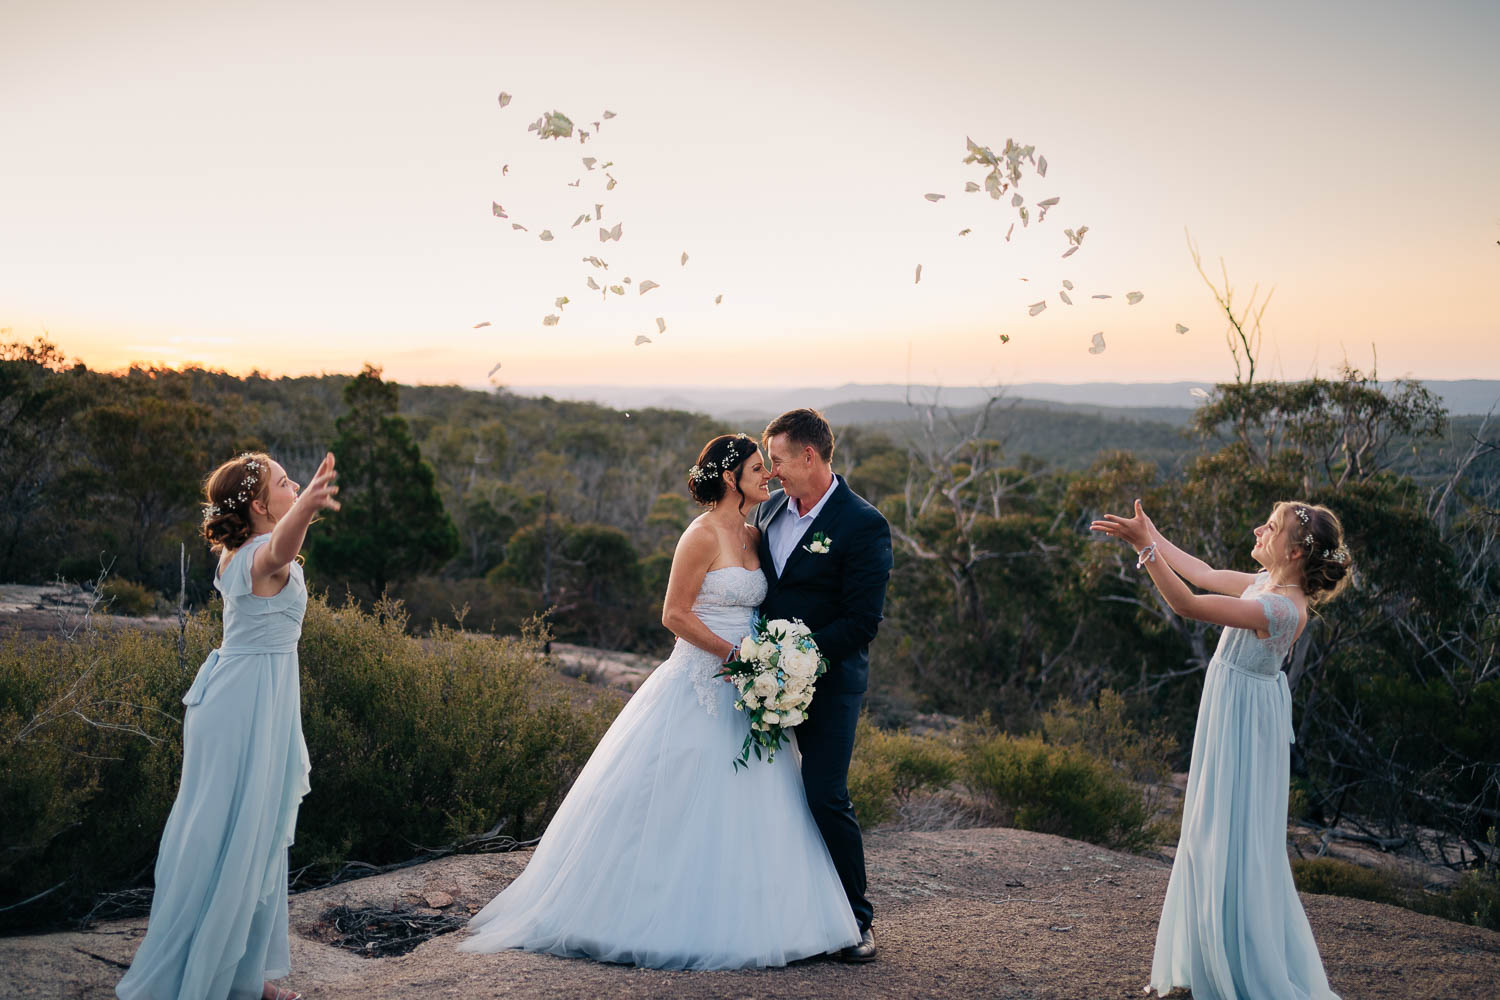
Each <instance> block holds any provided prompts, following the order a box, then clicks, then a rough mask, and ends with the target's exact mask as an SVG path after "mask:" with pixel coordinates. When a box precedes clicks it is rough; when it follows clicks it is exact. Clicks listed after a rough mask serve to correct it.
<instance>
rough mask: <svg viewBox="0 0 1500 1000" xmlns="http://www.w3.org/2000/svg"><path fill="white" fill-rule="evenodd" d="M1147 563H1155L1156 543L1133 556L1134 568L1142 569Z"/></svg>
mask: <svg viewBox="0 0 1500 1000" xmlns="http://www.w3.org/2000/svg"><path fill="white" fill-rule="evenodd" d="M1148 562H1156V543H1155V542H1152V543H1151V544H1150V545H1148V546H1146V547H1145V548H1144V549H1141V551H1139V552H1137V553H1136V554H1135V568H1136V569H1144V568H1145V565H1146V564H1147V563H1148Z"/></svg>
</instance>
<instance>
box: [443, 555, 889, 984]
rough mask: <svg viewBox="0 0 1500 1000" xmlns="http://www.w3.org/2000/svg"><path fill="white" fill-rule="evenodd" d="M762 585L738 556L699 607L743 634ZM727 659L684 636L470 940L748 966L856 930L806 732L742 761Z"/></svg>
mask: <svg viewBox="0 0 1500 1000" xmlns="http://www.w3.org/2000/svg"><path fill="white" fill-rule="evenodd" d="M765 593H766V582H765V577H764V576H762V574H761V572H760V570H749V569H745V568H743V567H740V566H727V567H724V568H722V569H717V570H712V571H710V572H709V573H708V574H707V575H706V576H705V577H704V580H703V586H702V588H701V589H700V590H699V592H698V598H697V601H696V602H695V603H694V605H693V611H694V613H695V614H697V615H698V617H699V618H700V619H702V621H703V623H704V624H705V625H707V626H708V627H709V628H710V629H712V630H713V631H714V633H715V634H716V635H719V636H722V637H723V638H725V639H727V640H729V641H730V642H736V641H738V640H739V639H740V637H741V636H743V635H744V634H745V633H747V632H748V631H749V624H750V620H751V615H752V613H753V612H754V609H755V607H756V606H757V605H758V604H759V603H760V602H761V600H762V599H764V597H765ZM718 669H719V660H718V658H717V657H715V656H714V655H713V654H712V653H708V652H706V651H704V650H702V649H699V648H698V647H696V646H694V645H692V644H691V643H688V642H687V641H685V640H682V639H678V640H677V645H676V647H675V648H674V649H673V651H672V655H671V656H670V657H669V658H668V659H667V660H666V661H665V662H664V663H662V664H661V666H659V667H657V668H656V670H655V671H654V672H653V673H652V674H651V676H650V677H649V678H647V680H646V682H645V683H644V684H642V685H641V687H640V690H639V691H637V692H636V693H635V695H634V696H633V697H631V699H630V702H629V703H628V704H627V705H626V706H625V708H624V710H623V711H621V713H620V715H619V717H618V718H616V719H615V721H614V724H613V725H611V726H610V728H609V731H608V732H607V733H605V734H604V738H603V739H602V740H600V741H599V746H598V747H597V748H595V750H594V753H593V756H592V757H590V758H589V762H588V763H587V764H586V765H585V766H584V768H583V771H582V772H580V773H579V775H578V780H577V781H576V782H575V783H574V784H573V788H572V790H571V791H569V792H568V795H567V798H566V799H564V800H563V804H562V806H561V807H559V809H558V810H557V815H556V816H555V817H554V818H553V820H552V823H551V825H550V826H548V828H547V832H546V833H545V834H544V835H543V836H542V840H541V843H540V844H539V845H538V846H537V849H536V852H535V854H533V855H532V857H531V861H530V863H529V864H527V866H526V870H525V871H524V872H522V873H521V875H520V877H518V878H517V879H516V880H515V881H514V882H512V883H511V884H510V886H508V887H507V888H506V889H505V891H504V892H502V893H500V895H498V896H496V897H495V898H494V899H493V900H491V901H490V903H489V905H488V906H486V907H485V908H484V909H483V910H480V911H479V913H477V914H475V916H474V918H473V919H472V920H471V921H469V930H470V931H471V932H472V936H471V937H469V938H468V939H467V940H465V941H463V942H462V943H460V944H459V946H458V947H459V950H461V951H471V952H494V951H500V950H502V949H506V948H523V949H525V950H527V951H546V952H551V953H553V954H555V955H564V956H569V957H589V958H595V959H598V960H600V961H604V962H623V963H628V964H634V965H640V966H648V967H651V968H657V969H737V968H745V967H755V966H776V965H785V964H786V963H788V962H791V961H795V960H796V959H799V958H806V957H808V956H812V955H820V954H823V953H825V952H831V951H837V950H838V949H840V948H844V947H847V946H849V945H852V944H855V943H857V942H858V941H859V928H858V926H857V925H856V924H855V921H854V914H853V912H852V911H851V910H850V908H849V902H848V899H847V898H846V896H845V895H844V889H843V886H842V884H841V883H840V882H839V877H838V873H837V872H836V871H835V870H834V867H833V861H832V860H831V859H830V858H829V856H828V849H827V847H825V846H824V844H823V838H822V836H821V835H820V834H819V833H818V828H817V826H816V825H815V824H814V823H813V819H812V814H811V813H810V812H809V811H808V808H807V800H806V798H805V797H804V794H803V790H802V773H801V770H800V765H801V758H800V755H799V754H798V753H797V751H796V748H795V745H791V746H786V747H783V748H782V750H781V751H780V753H778V755H777V757H776V760H775V761H774V762H772V763H766V762H765V761H763V760H756V759H755V758H754V757H753V756H752V757H751V759H750V767H749V769H748V770H745V769H743V768H741V769H740V770H739V771H738V773H736V771H735V769H734V767H733V760H734V759H735V757H736V756H737V755H738V754H739V751H740V745H741V743H743V742H744V739H745V734H746V733H747V732H749V730H748V728H747V724H746V721H745V715H744V713H742V712H738V711H736V710H735V708H734V701H735V690H734V688H733V687H732V686H731V685H729V684H726V683H724V682H723V681H722V680H720V679H718V678H717V677H715V676H714V674H715V673H716V671H717V670H718ZM814 709H815V710H816V705H815V706H814Z"/></svg>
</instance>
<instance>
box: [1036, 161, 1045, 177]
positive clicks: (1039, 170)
mask: <svg viewBox="0 0 1500 1000" xmlns="http://www.w3.org/2000/svg"><path fill="white" fill-rule="evenodd" d="M1036 175H1037V176H1038V177H1046V176H1047V158H1046V157H1045V156H1039V157H1037V160H1036Z"/></svg>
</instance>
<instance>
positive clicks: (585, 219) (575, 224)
mask: <svg viewBox="0 0 1500 1000" xmlns="http://www.w3.org/2000/svg"><path fill="white" fill-rule="evenodd" d="M588 221H589V214H588V213H587V212H584V213H583V214H582V215H580V216H579V217H578V218H576V219H574V220H573V224H572V225H571V226H569V227H568V228H569V229H577V228H578V227H579V226H581V225H583V224H584V223H585V222H588Z"/></svg>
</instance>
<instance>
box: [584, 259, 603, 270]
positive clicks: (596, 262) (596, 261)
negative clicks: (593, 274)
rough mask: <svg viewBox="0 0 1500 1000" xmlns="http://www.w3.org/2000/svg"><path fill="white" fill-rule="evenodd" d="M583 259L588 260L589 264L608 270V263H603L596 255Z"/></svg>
mask: <svg viewBox="0 0 1500 1000" xmlns="http://www.w3.org/2000/svg"><path fill="white" fill-rule="evenodd" d="M583 259H584V260H586V261H588V262H589V263H590V264H593V265H594V266H595V267H602V268H604V270H606V271H608V270H609V265H608V264H606V263H604V261H602V260H600V259H599V258H598V257H585V258H583Z"/></svg>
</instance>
